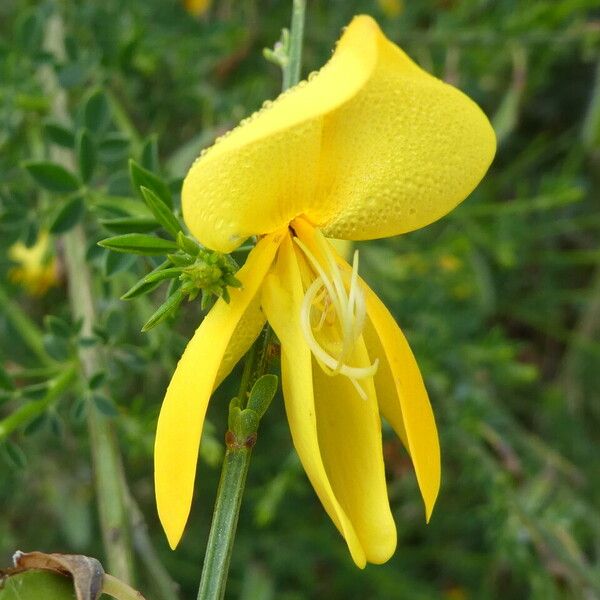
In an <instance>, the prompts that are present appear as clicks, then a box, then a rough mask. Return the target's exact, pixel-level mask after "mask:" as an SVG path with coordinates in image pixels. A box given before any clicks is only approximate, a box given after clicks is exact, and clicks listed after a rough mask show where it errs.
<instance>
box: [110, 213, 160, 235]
mask: <svg viewBox="0 0 600 600" xmlns="http://www.w3.org/2000/svg"><path fill="white" fill-rule="evenodd" d="M100 224H101V225H102V226H103V227H105V228H106V229H108V230H109V231H110V232H112V233H147V232H148V231H155V230H156V229H158V227H159V225H158V223H157V222H156V221H155V220H154V219H144V218H140V217H118V218H116V219H100Z"/></svg>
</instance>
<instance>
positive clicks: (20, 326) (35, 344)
mask: <svg viewBox="0 0 600 600" xmlns="http://www.w3.org/2000/svg"><path fill="white" fill-rule="evenodd" d="M0 312H2V314H3V315H5V316H6V318H7V319H8V320H9V322H10V324H11V325H12V326H13V328H14V329H15V330H16V331H17V333H18V334H19V336H20V337H21V339H22V340H23V341H24V342H25V343H26V344H27V346H29V349H30V350H31V351H32V352H33V353H34V354H35V355H36V357H37V358H38V359H39V360H40V362H41V363H42V364H44V365H49V366H50V365H56V362H55V361H54V360H52V358H50V356H48V353H47V352H46V350H45V349H44V344H43V343H42V332H41V331H40V329H39V328H38V326H37V325H36V324H35V323H34V322H33V321H32V320H31V319H30V318H29V317H28V316H27V315H26V314H25V313H24V312H23V310H21V308H20V307H19V305H17V304H15V303H14V302H13V301H12V300H11V299H10V297H9V296H8V294H7V292H6V290H5V289H4V287H3V286H2V285H0Z"/></svg>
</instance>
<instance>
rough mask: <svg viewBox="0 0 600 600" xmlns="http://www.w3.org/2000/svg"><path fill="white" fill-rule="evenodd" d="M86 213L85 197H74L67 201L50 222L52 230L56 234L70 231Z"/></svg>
mask: <svg viewBox="0 0 600 600" xmlns="http://www.w3.org/2000/svg"><path fill="white" fill-rule="evenodd" d="M84 213H85V204H84V202H83V198H81V197H79V196H78V197H77V198H72V199H71V200H69V201H68V202H65V203H64V204H63V205H62V206H61V207H60V208H59V209H58V211H57V212H56V214H55V216H54V218H53V219H52V221H51V223H50V232H51V233H54V234H59V233H65V232H66V231H69V230H70V229H72V228H73V227H75V225H77V223H79V221H80V220H81V218H82V217H83V214H84Z"/></svg>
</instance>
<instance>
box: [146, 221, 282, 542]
mask: <svg viewBox="0 0 600 600" xmlns="http://www.w3.org/2000/svg"><path fill="white" fill-rule="evenodd" d="M282 238H283V233H281V232H279V233H275V234H273V235H270V236H268V237H265V238H263V239H262V240H261V241H260V242H259V243H258V244H257V245H256V247H255V248H254V249H253V250H252V252H251V253H250V255H249V256H248V260H247V261H246V264H245V265H244V266H243V267H242V268H241V269H240V271H239V272H238V273H237V274H236V277H237V278H238V279H239V280H240V282H241V283H242V288H241V289H233V290H231V301H230V302H229V304H227V303H225V302H224V301H223V300H218V301H217V303H216V304H215V306H214V307H213V308H212V310H211V311H210V312H209V314H208V315H207V316H206V318H205V319H204V320H203V321H202V323H201V324H200V327H198V329H197V330H196V333H195V334H194V337H193V338H192V339H191V340H190V342H189V344H188V345H187V348H186V349H185V352H184V353H183V356H182V357H181V360H180V361H179V363H178V365H177V369H176V370H175V373H174V374H173V378H172V379H171V383H170V384H169V387H168V389H167V393H166V396H165V399H164V402H163V405H162V408H161V411H160V416H159V418H158V424H157V428H156V440H155V444H154V483H155V488H156V505H157V508H158V515H159V518H160V521H161V523H162V525H163V528H164V530H165V533H166V534H167V538H168V540H169V544H170V545H171V547H172V548H175V546H176V545H177V544H178V543H179V540H180V539H181V536H182V534H183V529H184V527H185V523H186V521H187V518H188V515H189V512H190V507H191V503H192V496H193V492H194V479H195V475H196V463H197V460H198V448H199V444H200V437H201V435H202V426H203V423H204V416H205V414H206V407H207V405H208V401H209V399H210V395H211V393H212V390H213V387H214V385H215V379H216V377H217V372H218V370H219V365H220V364H221V361H222V360H223V356H224V354H225V351H226V348H227V346H228V343H229V341H230V339H231V336H232V335H233V332H234V330H235V328H236V326H237V325H238V323H239V321H240V319H241V318H242V315H243V314H244V312H245V311H246V309H247V307H248V306H249V305H250V303H251V302H252V300H253V299H254V298H255V296H256V294H257V292H258V290H259V288H260V285H261V283H262V281H263V279H264V277H265V274H266V273H267V271H268V269H269V267H270V266H271V263H272V262H273V258H274V256H275V253H276V251H277V248H278V247H279V244H280V243H281V239H282Z"/></svg>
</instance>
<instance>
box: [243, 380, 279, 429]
mask: <svg viewBox="0 0 600 600" xmlns="http://www.w3.org/2000/svg"><path fill="white" fill-rule="evenodd" d="M278 383H279V379H278V377H277V375H271V374H268V375H263V376H262V377H260V378H259V379H257V380H256V383H255V384H254V385H253V386H252V391H251V392H250V397H249V398H248V408H251V409H252V410H254V411H255V412H256V414H257V415H258V418H259V419H262V417H263V416H264V414H265V413H266V412H267V409H268V408H269V405H270V404H271V402H272V400H273V398H274V397H275V394H276V393H277V385H278Z"/></svg>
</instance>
